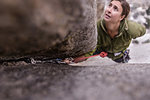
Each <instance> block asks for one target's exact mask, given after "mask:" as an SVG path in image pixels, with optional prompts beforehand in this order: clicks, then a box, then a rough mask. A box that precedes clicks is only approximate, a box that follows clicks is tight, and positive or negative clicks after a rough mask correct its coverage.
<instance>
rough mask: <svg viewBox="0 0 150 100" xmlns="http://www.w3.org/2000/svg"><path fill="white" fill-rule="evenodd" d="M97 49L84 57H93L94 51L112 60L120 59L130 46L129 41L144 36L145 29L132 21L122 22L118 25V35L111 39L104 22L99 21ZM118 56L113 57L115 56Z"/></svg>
mask: <svg viewBox="0 0 150 100" xmlns="http://www.w3.org/2000/svg"><path fill="white" fill-rule="evenodd" d="M97 32H98V37H97V40H98V41H97V47H96V48H95V49H94V50H93V51H92V52H90V53H87V54H86V55H85V56H90V55H93V53H94V52H95V50H98V51H105V52H107V53H108V57H109V58H111V59H112V60H115V59H117V58H120V57H121V56H123V53H120V52H124V51H125V50H126V49H127V48H128V47H129V45H130V43H131V40H132V39H135V38H137V37H140V36H142V35H144V34H145V32H146V29H145V27H144V26H142V25H141V24H138V23H136V22H133V21H129V20H126V19H125V20H123V21H121V23H120V27H119V34H118V35H117V36H115V37H114V38H111V37H110V36H109V35H108V33H107V31H106V28H105V21H104V20H99V21H98V22H97ZM117 53H118V54H119V55H115V54H117Z"/></svg>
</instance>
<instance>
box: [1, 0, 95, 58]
mask: <svg viewBox="0 0 150 100" xmlns="http://www.w3.org/2000/svg"><path fill="white" fill-rule="evenodd" d="M96 34H97V32H96V0H21V1H20V0H13V1H12V0H0V57H10V56H27V55H32V56H51V57H57V56H79V55H82V54H84V53H86V52H89V51H91V50H93V49H94V48H95V45H96Z"/></svg>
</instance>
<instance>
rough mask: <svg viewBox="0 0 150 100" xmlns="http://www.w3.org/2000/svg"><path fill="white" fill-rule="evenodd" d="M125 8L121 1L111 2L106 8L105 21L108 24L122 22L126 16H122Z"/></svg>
mask: <svg viewBox="0 0 150 100" xmlns="http://www.w3.org/2000/svg"><path fill="white" fill-rule="evenodd" d="M122 11H123V8H122V6H121V3H120V2H119V1H115V0H114V1H112V2H110V4H109V6H108V7H107V8H106V10H105V13H104V20H105V21H106V22H112V23H116V22H120V21H121V20H122V19H123V18H124V15H123V16H122Z"/></svg>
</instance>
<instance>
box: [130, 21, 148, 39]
mask: <svg viewBox="0 0 150 100" xmlns="http://www.w3.org/2000/svg"><path fill="white" fill-rule="evenodd" d="M128 33H129V34H130V36H131V38H133V39H135V38H137V37H140V36H143V35H144V34H145V33H146V28H145V27H144V26H143V25H141V24H139V23H136V22H133V21H128Z"/></svg>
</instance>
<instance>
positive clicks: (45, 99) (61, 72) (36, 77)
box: [0, 62, 150, 100]
mask: <svg viewBox="0 0 150 100" xmlns="http://www.w3.org/2000/svg"><path fill="white" fill-rule="evenodd" d="M107 63H109V62H107ZM149 77H150V65H149V64H112V65H111V66H110V65H108V64H106V63H103V64H101V65H98V66H82V67H81V66H68V65H57V64H48V63H47V64H35V65H31V64H29V65H28V64H27V65H25V64H24V63H22V65H21V64H19V65H15V66H13V65H11V66H6V65H1V66H0V99H1V100H149V99H150V84H149V83H150V79H149Z"/></svg>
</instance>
